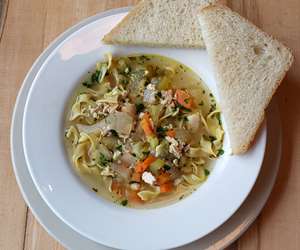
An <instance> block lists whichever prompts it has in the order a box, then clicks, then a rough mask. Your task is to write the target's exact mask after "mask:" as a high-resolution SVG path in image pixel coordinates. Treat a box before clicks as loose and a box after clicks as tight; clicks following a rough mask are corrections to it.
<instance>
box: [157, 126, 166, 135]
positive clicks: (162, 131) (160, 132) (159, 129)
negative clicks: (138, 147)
mask: <svg viewBox="0 0 300 250" xmlns="http://www.w3.org/2000/svg"><path fill="white" fill-rule="evenodd" d="M167 130H168V129H167V128H164V127H161V126H160V127H157V129H156V133H157V135H158V136H161V137H163V136H165V135H166V132H167Z"/></svg>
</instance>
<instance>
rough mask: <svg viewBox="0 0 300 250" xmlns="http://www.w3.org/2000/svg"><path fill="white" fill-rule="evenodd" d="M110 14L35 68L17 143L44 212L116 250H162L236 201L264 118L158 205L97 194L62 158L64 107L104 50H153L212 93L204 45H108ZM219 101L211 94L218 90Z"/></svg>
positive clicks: (243, 193) (196, 232)
mask: <svg viewBox="0 0 300 250" xmlns="http://www.w3.org/2000/svg"><path fill="white" fill-rule="evenodd" d="M123 16H124V13H123V14H117V15H112V16H108V17H105V18H101V19H99V20H97V21H94V22H91V23H88V24H87V25H85V26H83V27H82V28H81V29H79V30H78V31H76V32H74V33H72V34H68V35H65V40H64V41H62V42H61V44H60V45H59V46H58V47H57V48H56V49H55V50H54V51H53V52H52V53H51V54H50V55H49V57H48V59H47V60H45V62H44V64H43V65H42V67H41V69H40V71H39V72H38V74H37V76H36V78H35V80H34V82H33V84H32V87H31V89H30V92H29V95H28V99H27V102H26V105H25V111H24V119H23V143H24V151H25V158H26V162H27V165H28V167H29V171H30V174H31V176H32V179H33V181H34V183H35V185H36V187H37V189H38V191H39V193H40V194H41V196H42V198H43V199H44V200H45V202H46V203H47V205H48V206H49V207H50V208H51V210H52V211H53V212H54V213H55V214H56V215H57V216H58V217H59V218H60V219H62V220H63V221H64V222H65V223H66V224H67V225H69V226H70V227H71V228H72V229H74V230H75V231H77V232H78V233H80V234H82V235H83V236H85V237H87V238H89V239H91V240H94V241H96V242H99V243H101V244H105V245H107V246H111V247H115V248H122V249H144V250H147V249H166V248H172V247H177V246H180V245H184V244H186V243H189V242H191V241H194V240H196V239H198V238H200V237H203V236H204V235H206V234H208V233H209V232H211V231H212V230H214V229H216V228H217V227H218V226H220V225H221V224H223V222H225V221H226V220H227V219H228V218H229V217H230V216H231V215H232V214H233V213H234V212H235V211H236V210H237V209H238V208H239V206H240V205H241V204H242V202H243V201H244V200H245V198H246V197H247V195H248V193H249V192H250V190H251V188H252V186H253V184H254V183H255V180H256V178H257V175H258V173H259V170H260V167H261V163H262V159H263V155H264V151H265V144H266V126H265V124H264V126H263V128H262V129H261V131H260V133H259V135H258V136H257V138H256V142H255V144H254V145H253V147H252V148H251V150H249V151H248V152H247V154H245V155H243V156H231V155H230V154H229V152H230V149H229V145H228V144H229V143H228V141H226V140H225V146H224V150H225V155H224V156H223V157H221V158H220V159H219V160H217V161H216V164H215V167H214V170H213V171H212V173H211V175H210V176H209V178H208V180H207V181H206V182H205V183H204V184H203V185H202V186H201V187H200V188H198V190H197V191H196V192H194V193H193V194H192V195H190V196H189V197H188V198H186V199H183V200H182V201H180V202H178V203H176V204H173V205H170V206H167V207H163V208H159V209H149V210H136V209H130V208H123V207H120V206H117V205H114V204H112V203H110V202H108V201H106V200H103V199H101V198H99V197H98V196H97V195H96V194H94V193H93V192H91V191H90V190H89V189H88V188H87V187H86V186H85V185H84V184H83V183H81V181H80V180H79V178H78V177H77V176H76V175H75V173H74V171H73V170H72V167H71V166H70V163H69V161H68V158H67V157H66V153H65V149H64V145H63V135H64V129H63V124H64V110H65V105H66V102H67V100H68V98H69V97H70V94H71V93H72V91H73V89H74V87H75V86H76V85H77V84H78V83H79V80H80V79H81V78H82V77H83V76H84V75H85V74H86V72H87V71H88V70H90V69H91V68H92V67H93V66H94V65H95V63H96V62H97V61H99V60H102V59H103V57H104V53H106V52H112V54H114V55H116V54H117V55H123V54H131V53H155V54H161V55H165V56H169V57H171V58H174V59H176V60H178V61H181V62H182V63H184V64H186V65H188V66H189V67H191V68H192V69H193V70H194V71H195V72H196V73H198V74H199V75H200V77H201V78H202V79H203V80H204V81H205V83H206V84H207V86H208V87H209V88H210V89H211V90H212V92H213V93H214V94H215V95H216V96H217V93H216V90H215V82H214V76H213V73H212V70H211V66H210V63H209V60H208V57H207V53H206V51H204V50H192V49H189V50H184V49H150V48H142V47H139V48H137V47H131V48H124V47H113V46H105V45H103V44H102V43H100V40H101V37H102V36H103V35H104V34H105V33H106V32H107V31H109V30H110V29H111V28H112V27H113V26H114V25H115V24H116V23H117V22H118V21H119V20H120V19H121V18H122V17H123ZM217 100H218V96H217Z"/></svg>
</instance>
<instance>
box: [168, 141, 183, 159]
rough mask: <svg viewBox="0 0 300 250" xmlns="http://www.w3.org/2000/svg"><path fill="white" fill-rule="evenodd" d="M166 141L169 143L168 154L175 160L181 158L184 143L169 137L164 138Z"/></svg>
mask: <svg viewBox="0 0 300 250" xmlns="http://www.w3.org/2000/svg"><path fill="white" fill-rule="evenodd" d="M166 140H167V141H168V142H169V143H170V146H169V153H171V154H173V155H174V156H175V157H176V158H178V159H179V158H180V157H181V156H182V151H183V148H184V143H183V142H181V141H179V140H178V141H177V140H176V139H175V138H172V137H170V136H166Z"/></svg>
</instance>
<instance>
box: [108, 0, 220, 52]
mask: <svg viewBox="0 0 300 250" xmlns="http://www.w3.org/2000/svg"><path fill="white" fill-rule="evenodd" d="M215 2H216V1H215V0H142V1H140V2H139V3H138V4H137V5H136V6H135V7H134V8H133V10H132V11H130V13H129V14H128V15H127V16H126V17H125V18H124V19H123V20H122V21H121V22H120V23H119V24H118V25H117V26H116V27H115V28H114V29H113V30H112V31H111V32H109V33H108V34H107V35H105V36H104V38H103V41H104V42H105V43H108V44H119V45H141V46H149V47H177V48H203V47H205V46H204V42H203V39H202V35H201V31H200V29H199V22H198V20H197V11H198V9H199V7H202V8H203V7H205V6H207V5H209V4H211V3H215Z"/></svg>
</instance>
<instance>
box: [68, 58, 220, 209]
mask: <svg viewBox="0 0 300 250" xmlns="http://www.w3.org/2000/svg"><path fill="white" fill-rule="evenodd" d="M69 103H70V104H69V107H68V108H67V114H66V123H65V126H66V132H65V145H66V149H67V151H68V155H69V159H70V161H71V162H72V165H73V167H74V170H75V171H76V173H77V174H78V175H79V176H80V177H81V179H82V180H83V181H84V182H85V183H86V184H87V185H88V186H89V187H90V188H91V189H92V190H93V191H94V192H97V193H98V194H99V195H100V196H102V197H104V198H106V199H108V200H110V201H113V202H115V203H117V204H120V205H122V206H130V207H136V208H146V207H159V206H163V205H167V204H170V203H173V202H175V201H178V200H180V199H182V198H184V197H186V196H187V195H188V194H190V193H191V192H192V191H194V190H195V189H196V188H197V187H198V186H199V185H200V184H202V183H203V182H204V181H205V180H206V179H207V178H208V176H209V174H210V171H211V164H210V163H211V161H212V160H213V159H215V158H217V157H218V156H220V155H221V154H223V150H222V145H223V134H224V131H223V128H222V123H221V119H220V110H219V109H218V106H217V104H216V101H215V98H214V96H213V95H212V93H210V91H209V90H208V89H207V87H206V86H205V85H204V83H203V82H202V80H201V79H200V78H199V77H198V76H197V75H196V74H195V73H194V72H193V71H192V70H191V69H189V68H188V67H186V66H185V65H182V64H181V63H179V62H177V61H175V60H172V59H170V58H167V57H163V56H158V55H131V56H124V57H116V58H112V56H111V55H108V56H107V61H104V62H100V63H98V64H97V65H96V67H95V69H94V70H93V71H92V72H90V73H89V74H88V76H87V77H86V80H85V81H84V82H83V83H81V84H80V85H79V86H78V87H77V88H76V90H75V93H74V95H73V97H72V98H71V100H70V102H69Z"/></svg>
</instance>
